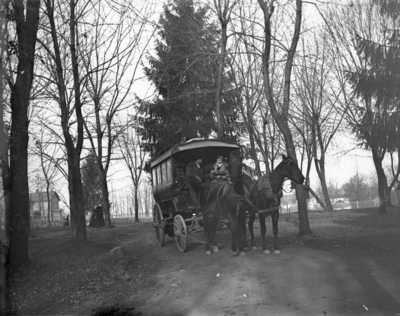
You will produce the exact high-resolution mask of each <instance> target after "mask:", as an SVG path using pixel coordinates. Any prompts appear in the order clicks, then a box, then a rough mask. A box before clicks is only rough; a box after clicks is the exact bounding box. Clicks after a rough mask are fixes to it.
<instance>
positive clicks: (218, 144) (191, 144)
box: [150, 139, 240, 168]
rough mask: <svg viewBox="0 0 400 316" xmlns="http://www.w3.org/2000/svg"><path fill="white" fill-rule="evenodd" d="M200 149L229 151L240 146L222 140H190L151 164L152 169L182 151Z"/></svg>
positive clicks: (171, 149) (174, 147)
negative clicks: (224, 149) (225, 149)
mask: <svg viewBox="0 0 400 316" xmlns="http://www.w3.org/2000/svg"><path fill="white" fill-rule="evenodd" d="M199 148H227V149H232V150H234V149H240V147H239V145H237V144H235V143H233V142H229V141H226V140H221V139H195V140H189V141H187V142H185V143H181V144H177V145H174V146H173V147H172V148H170V149H169V150H168V151H167V152H165V153H164V154H162V155H161V156H159V157H157V158H155V159H154V160H153V161H152V162H151V163H150V167H151V168H154V167H156V166H157V165H158V164H160V163H161V162H163V161H164V160H166V159H168V158H169V157H171V156H173V155H174V154H176V153H178V152H182V151H188V150H194V149H199Z"/></svg>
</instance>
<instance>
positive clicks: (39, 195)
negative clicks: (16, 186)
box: [29, 190, 63, 222]
mask: <svg viewBox="0 0 400 316" xmlns="http://www.w3.org/2000/svg"><path fill="white" fill-rule="evenodd" d="M49 195H50V221H52V222H53V221H62V220H63V209H60V198H59V196H58V194H57V193H56V192H54V191H50V192H49ZM47 201H48V199H47V193H46V192H39V190H36V192H35V193H30V194H29V204H30V206H29V210H30V214H31V219H32V220H47V214H48V208H49V204H48V203H47Z"/></svg>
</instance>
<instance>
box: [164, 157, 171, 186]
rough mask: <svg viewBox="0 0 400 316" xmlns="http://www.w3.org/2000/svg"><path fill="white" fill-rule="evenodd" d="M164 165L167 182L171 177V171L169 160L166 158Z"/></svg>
mask: <svg viewBox="0 0 400 316" xmlns="http://www.w3.org/2000/svg"><path fill="white" fill-rule="evenodd" d="M165 166H166V174H167V178H166V179H167V182H169V181H171V179H172V171H171V160H167V161H166V162H165Z"/></svg>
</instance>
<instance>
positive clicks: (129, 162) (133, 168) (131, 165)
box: [118, 123, 146, 222]
mask: <svg viewBox="0 0 400 316" xmlns="http://www.w3.org/2000/svg"><path fill="white" fill-rule="evenodd" d="M118 144H119V148H120V151H121V154H122V159H123V161H124V163H125V165H126V166H127V167H128V169H129V173H130V176H131V180H132V184H133V189H134V205H135V221H136V222H138V221H139V194H138V193H139V186H140V182H141V179H142V173H143V169H144V165H145V162H146V152H145V151H144V149H143V147H142V146H141V139H140V135H139V134H138V133H136V130H135V126H134V124H129V123H127V128H126V129H125V132H124V133H123V134H121V136H120V137H119V138H118Z"/></svg>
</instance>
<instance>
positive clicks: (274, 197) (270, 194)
mask: <svg viewBox="0 0 400 316" xmlns="http://www.w3.org/2000/svg"><path fill="white" fill-rule="evenodd" d="M265 179H266V180H267V181H265V183H266V184H265V185H264V186H262V188H261V190H258V192H259V196H260V195H262V194H263V193H264V192H265V195H266V198H267V199H269V200H274V202H275V204H276V206H274V207H270V208H266V209H260V208H258V207H257V206H256V205H254V203H253V202H251V201H250V199H249V198H248V196H250V192H251V190H252V189H253V188H254V187H255V186H256V185H257V186H258V188H260V183H259V181H260V180H259V181H256V182H254V183H253V184H252V185H251V187H250V189H248V188H247V186H245V188H246V189H247V190H248V192H246V194H245V199H246V202H247V203H248V204H249V205H250V206H251V207H252V211H253V212H254V213H255V214H262V213H272V212H274V211H276V210H279V206H278V197H279V196H281V195H282V189H280V190H279V192H278V193H277V194H276V193H274V192H273V191H272V187H271V184H270V182H269V178H265Z"/></svg>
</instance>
